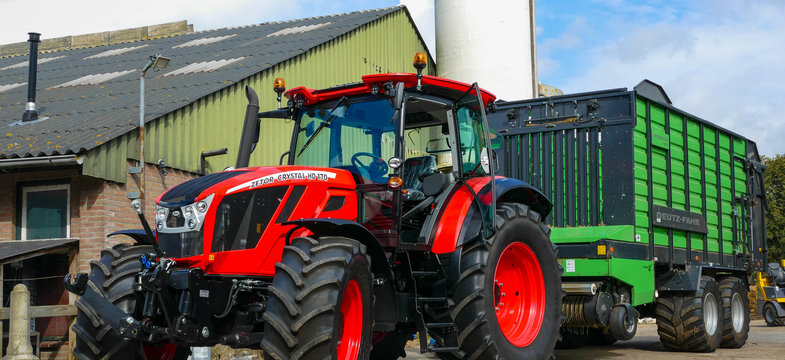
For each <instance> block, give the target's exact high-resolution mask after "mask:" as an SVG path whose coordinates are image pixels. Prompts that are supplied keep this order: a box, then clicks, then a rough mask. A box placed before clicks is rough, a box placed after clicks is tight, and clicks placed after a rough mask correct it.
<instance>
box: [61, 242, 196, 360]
mask: <svg viewBox="0 0 785 360" xmlns="http://www.w3.org/2000/svg"><path fill="white" fill-rule="evenodd" d="M151 252H153V247H152V246H148V245H126V244H120V245H116V246H114V247H113V248H111V249H105V250H103V251H101V260H100V261H93V262H91V263H90V267H91V270H90V275H89V278H90V282H89V283H88V286H90V287H91V288H92V289H93V290H96V291H97V292H98V293H99V294H102V295H103V296H104V297H106V298H107V299H109V301H110V302H111V303H112V304H114V305H115V306H117V307H118V308H120V309H121V310H123V311H125V312H126V313H128V314H135V312H136V310H137V309H136V304H137V301H138V300H139V299H138V298H137V297H138V294H137V293H136V292H135V291H134V290H133V288H132V286H133V284H134V282H135V278H136V274H137V273H139V271H141V270H142V263H141V262H140V261H139V256H140V255H142V254H148V253H151ZM76 307H77V309H78V310H77V314H76V323H75V324H74V326H73V327H72V330H73V331H74V333H75V334H76V347H75V348H74V356H75V357H76V358H77V359H84V360H87V359H90V360H93V359H112V360H126V359H127V360H132V359H147V360H178V359H186V358H187V357H188V355H189V354H190V349H189V348H188V347H187V346H178V345H175V344H168V343H166V344H143V343H142V342H141V341H138V340H132V339H129V338H125V337H122V336H120V335H119V334H117V333H116V332H115V331H114V330H113V329H112V328H111V326H109V324H107V323H106V322H105V321H104V320H103V319H102V318H101V317H100V316H98V313H97V311H96V310H95V309H93V307H92V305H90V303H89V302H87V301H84V300H82V299H79V300H78V301H77V302H76Z"/></svg>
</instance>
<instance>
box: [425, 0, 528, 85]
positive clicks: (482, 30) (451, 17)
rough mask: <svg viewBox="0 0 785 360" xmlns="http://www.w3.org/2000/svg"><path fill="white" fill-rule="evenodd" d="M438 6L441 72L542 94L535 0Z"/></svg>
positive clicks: (465, 0)
mask: <svg viewBox="0 0 785 360" xmlns="http://www.w3.org/2000/svg"><path fill="white" fill-rule="evenodd" d="M434 11H435V18H436V64H437V66H436V67H437V71H438V75H439V76H441V77H445V78H450V79H455V80H460V81H463V82H468V83H472V82H475V81H476V82H478V83H479V84H480V86H481V87H482V88H484V89H487V90H489V91H491V92H493V93H494V94H496V96H497V97H498V98H500V99H505V100H520V99H527V98H533V97H537V50H536V49H537V48H536V41H535V32H536V31H535V21H534V0H435V7H434Z"/></svg>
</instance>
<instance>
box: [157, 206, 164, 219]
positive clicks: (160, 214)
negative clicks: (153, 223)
mask: <svg viewBox="0 0 785 360" xmlns="http://www.w3.org/2000/svg"><path fill="white" fill-rule="evenodd" d="M156 213H157V216H158V220H163V219H166V209H165V208H162V207H158V211H156Z"/></svg>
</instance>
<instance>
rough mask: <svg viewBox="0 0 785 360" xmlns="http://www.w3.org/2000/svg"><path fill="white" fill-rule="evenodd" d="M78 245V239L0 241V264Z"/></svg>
mask: <svg viewBox="0 0 785 360" xmlns="http://www.w3.org/2000/svg"><path fill="white" fill-rule="evenodd" d="M78 244H79V239H51V240H11V241H0V264H5V263H8V262H12V261H18V260H23V259H25V258H31V257H35V256H38V255H44V254H46V253H51V252H52V251H53V250H54V249H57V248H63V250H67V249H68V247H69V246H78ZM36 253H38V254H36Z"/></svg>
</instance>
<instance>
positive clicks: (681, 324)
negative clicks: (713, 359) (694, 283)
mask: <svg viewBox="0 0 785 360" xmlns="http://www.w3.org/2000/svg"><path fill="white" fill-rule="evenodd" d="M721 299H722V298H721V296H720V289H719V286H717V281H715V280H714V279H713V278H711V277H709V276H701V280H700V287H699V288H698V290H697V291H693V292H691V293H673V294H670V296H668V295H663V294H660V297H658V298H657V307H656V310H655V314H656V318H657V333H658V334H659V335H660V341H661V342H662V345H663V346H665V348H667V349H669V350H675V351H692V352H712V351H714V350H716V349H717V347H719V345H720V342H721V340H722V300H721Z"/></svg>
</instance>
